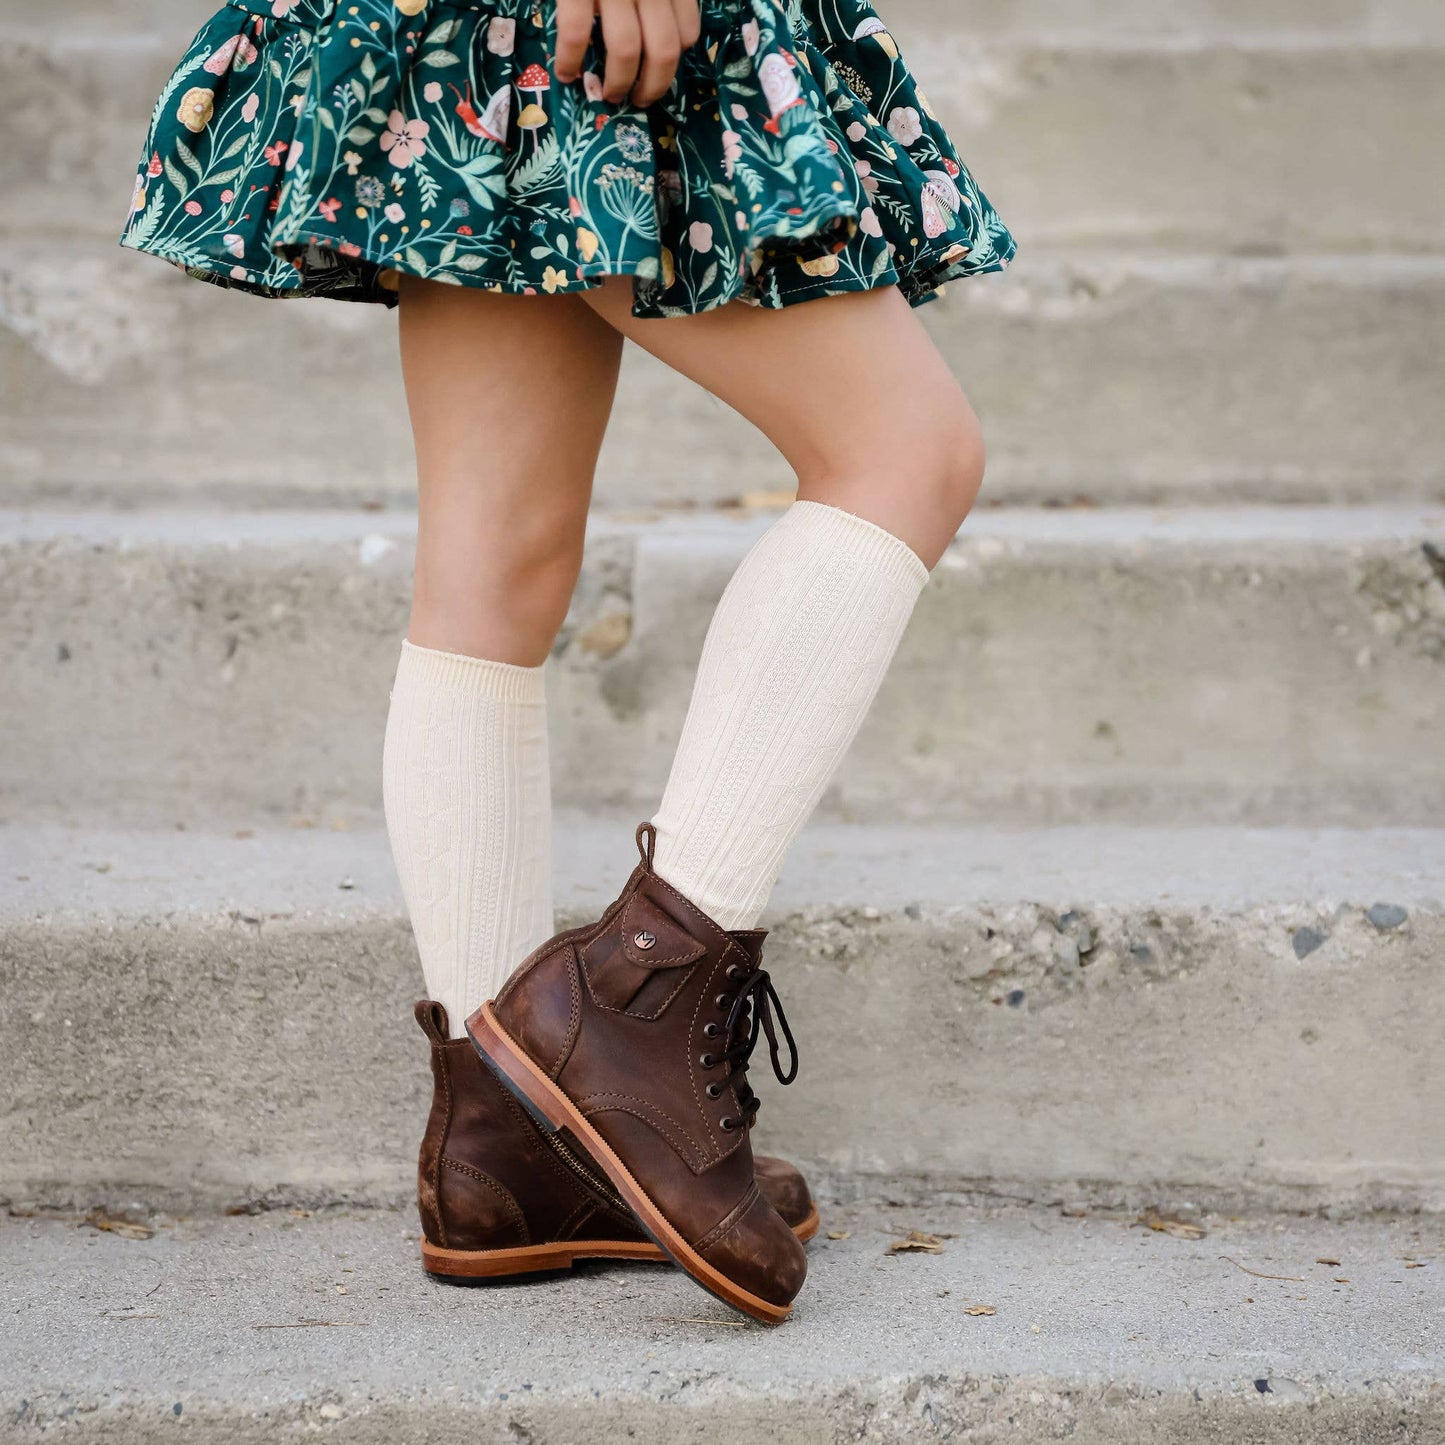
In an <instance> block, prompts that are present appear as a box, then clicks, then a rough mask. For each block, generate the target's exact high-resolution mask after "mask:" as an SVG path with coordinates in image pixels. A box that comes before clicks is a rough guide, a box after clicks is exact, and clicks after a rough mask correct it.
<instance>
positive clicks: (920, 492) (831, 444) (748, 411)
mask: <svg viewBox="0 0 1445 1445" xmlns="http://www.w3.org/2000/svg"><path fill="white" fill-rule="evenodd" d="M588 300H589V304H591V305H592V306H594V308H595V309H596V310H597V312H598V314H599V315H602V316H604V317H606V319H607V320H608V321H609V322H610V323H611V324H612V325H613V326H615V327H616V328H617V329H618V330H619V331H622V332H624V333H625V334H626V335H628V336H630V337H632V338H633V339H634V340H636V341H637V342H638V343H639V344H640V345H642V346H644V347H646V348H647V349H648V350H649V351H651V352H652V353H653V354H654V355H656V356H659V357H660V358H661V359H662V360H664V361H666V362H668V363H669V364H670V365H671V366H673V367H674V368H675V369H676V370H678V371H681V372H683V373H684V374H686V375H687V376H689V377H691V378H692V379H693V380H694V381H697V382H700V383H701V384H702V385H703V386H705V387H706V388H707V389H708V390H709V391H711V392H712V393H713V394H714V395H716V396H718V397H720V398H721V399H722V400H724V401H726V402H728V403H730V404H731V405H732V406H733V407H734V408H736V409H737V410H738V411H740V412H741V413H742V414H743V415H744V416H746V417H747V418H748V419H749V420H750V421H753V422H754V423H756V424H757V425H758V426H759V427H760V428H761V429H762V430H763V431H764V432H765V433H766V434H767V435H768V436H769V437H770V438H771V439H772V440H773V442H774V443H775V444H776V445H777V446H778V447H779V449H780V450H781V451H782V452H783V454H784V455H785V456H786V457H787V459H788V460H789V461H790V462H791V463H792V465H793V466H794V468H795V469H796V471H797V473H798V479H799V501H798V502H797V503H795V504H794V505H793V506H792V507H791V508H790V509H789V510H788V511H787V512H786V513H785V514H784V515H783V516H782V517H781V518H780V519H779V520H778V521H777V522H775V523H774V524H773V525H772V527H771V528H769V530H768V531H767V532H766V533H764V535H763V536H762V537H761V538H760V539H759V540H758V541H757V542H756V543H755V544H754V545H753V547H752V548H751V550H750V551H749V552H748V554H747V556H746V557H745V558H744V559H743V561H742V564H741V565H740V566H739V568H738V570H737V572H736V573H735V574H734V576H733V578H732V580H731V581H730V582H729V583H728V586H727V589H726V591H725V592H724V594H723V597H722V601H721V602H720V603H719V604H718V609H717V612H716V613H715V614H714V616H713V620H712V623H711V625H710V626H709V628H708V634H707V640H706V642H705V644H704V647H703V655H702V661H701V663H700V665H699V668H698V675H697V682H696V685H695V687H694V689H693V695H692V703H691V706H690V707H689V709H688V714H687V720H686V722H685V723H684V725H683V730H682V737H681V739H680V741H679V743H678V750H677V755H676V757H675V759H674V761H673V765H672V771H671V774H670V776H669V778H668V783H667V790H666V792H665V793H664V795H663V799H662V805H661V807H660V808H659V810H658V812H657V814H656V816H655V818H654V819H653V822H654V823H655V825H656V828H657V845H656V855H655V856H656V867H657V871H658V872H659V873H660V874H661V875H662V876H663V877H664V878H666V879H667V880H668V881H669V882H670V883H672V884H673V885H674V886H675V887H677V888H678V889H679V890H681V892H683V893H684V894H686V895H687V897H689V898H690V899H692V900H693V902H695V903H696V904H697V905H698V906H699V907H701V908H702V909H703V910H704V911H705V912H707V913H708V914H709V915H711V916H712V917H713V918H714V919H715V920H716V921H717V922H718V923H719V924H721V925H722V926H723V927H724V928H750V927H753V926H754V925H755V924H756V923H757V921H758V918H759V916H760V914H761V913H762V910H763V906H764V904H765V903H766V902H767V898H768V895H769V893H770V892H771V890H772V886H773V883H774V882H775V880H776V878H777V875H778V872H779V870H780V869H781V867H782V863H783V858H784V856H785V854H786V852H787V849H788V847H789V846H790V845H791V843H792V841H793V839H794V838H795V837H796V836H797V834H798V832H799V831H800V830H801V829H802V827H803V825H804V824H805V823H806V821H807V819H808V818H809V816H810V815H811V814H812V812H813V809H814V808H815V806H816V805H817V803H818V801H819V799H820V798H821V797H822V795H823V792H824V791H825V789H826V788H827V786H828V784H829V783H830V782H831V780H832V778H833V777H834V775H835V773H836V771H837V769H838V766H839V764H840V763H841V761H842V759H843V756H844V754H845V753H846V751H847V749H848V747H849V745H850V744H851V742H852V740H853V738H854V737H855V736H856V734H857V731H858V729H859V727H860V726H861V725H862V722H863V719H864V717H865V716H866V714H867V711H868V709H869V707H870V706H871V704H872V701H873V698H874V696H875V694H876V693H877V690H878V688H879V686H880V684H881V683H882V680H883V677H884V675H885V673H886V672H887V669H888V667H889V664H890V663H891V661H892V658H893V655H894V652H895V651H896V649H897V647H898V644H899V641H900V640H901V638H902V636H903V632H904V629H905V627H906V626H907V623H908V619H909V616H910V615H911V613H912V611H913V606H914V603H915V602H916V601H917V599H918V596H919V593H920V592H921V591H922V588H923V586H924V583H925V582H926V581H927V579H928V571H929V569H930V568H931V567H932V566H933V565H934V564H935V563H936V562H937V561H938V559H939V557H941V556H942V554H943V552H944V550H945V549H946V548H947V546H948V544H949V542H950V541H951V540H952V538H953V536H954V534H955V533H956V532H957V530H958V528H959V526H960V525H961V524H962V522H963V520H964V517H965V516H966V515H967V513H968V511H969V508H970V507H971V506H972V505H973V501H974V498H975V496H976V495H977V493H978V488H979V484H980V482H981V480H982V476H983V446H982V442H981V440H980V437H979V431H978V423H977V421H976V420H975V418H974V415H973V412H972V409H971V408H970V407H969V405H968V402H967V401H966V400H965V398H964V396H963V393H962V392H961V391H960V390H959V388H958V385H957V383H956V382H955V381H954V379H953V377H952V376H951V375H950V374H949V371H948V368H947V367H946V366H945V364H944V362H943V360H942V358H941V357H940V356H939V355H938V353H937V351H936V350H935V349H934V347H933V345H932V343H931V342H930V341H929V339H928V336H927V333H926V332H925V331H924V330H923V328H922V327H921V326H920V325H919V323H918V320H917V318H916V317H915V315H914V314H913V313H912V312H911V311H910V309H909V308H908V306H907V304H906V303H905V302H904V300H903V298H902V297H901V296H900V295H899V294H898V293H897V292H896V291H892V290H885V291H878V292H871V293H864V294H860V295H850V296H844V297H839V298H835V299H830V300H819V301H814V302H810V303H808V304H807V305H804V306H799V307H796V308H794V309H791V310H786V311H781V312H772V311H759V310H755V309H752V308H749V307H744V306H738V305H732V306H727V307H724V308H722V309H721V310H719V311H715V312H711V313H708V314H706V315H702V316H696V317H689V318H676V319H669V320H666V321H637V320H635V319H634V318H633V317H632V314H631V307H630V297H629V294H628V289H627V288H626V287H616V286H607V287H604V288H602V289H601V290H599V291H597V292H594V293H592V294H591V295H590V296H589V298H588Z"/></svg>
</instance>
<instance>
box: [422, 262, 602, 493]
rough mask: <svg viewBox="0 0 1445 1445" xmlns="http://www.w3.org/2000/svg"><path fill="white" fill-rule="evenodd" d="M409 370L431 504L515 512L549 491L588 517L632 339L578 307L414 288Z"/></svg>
mask: <svg viewBox="0 0 1445 1445" xmlns="http://www.w3.org/2000/svg"><path fill="white" fill-rule="evenodd" d="M400 332H401V359H402V372H403V375H404V377H405V380H406V393H407V404H408V407H409V409H410V412H411V419H412V430H413V433H414V435H415V440H416V451H417V465H418V472H419V475H420V479H421V487H422V492H423V498H422V502H423V506H424V507H425V505H426V503H427V501H428V500H429V498H428V495H427V494H428V492H433V493H438V494H442V493H445V494H450V493H452V492H453V491H456V490H462V491H465V492H469V493H471V494H472V500H473V504H474V505H479V506H485V505H488V504H489V503H490V505H492V506H499V505H500V506H504V505H506V503H507V501H508V499H509V498H510V497H511V496H512V494H514V493H516V494H520V495H525V496H529V497H530V499H531V501H532V503H533V504H535V503H536V502H537V501H538V496H537V489H538V487H539V486H541V487H543V488H544V489H547V490H555V491H557V492H559V493H562V494H566V495H568V496H570V498H571V499H572V501H573V502H574V503H575V502H576V501H577V500H578V499H579V495H580V500H581V502H582V505H583V506H584V507H585V505H586V500H587V497H588V495H589V494H590V490H591V485H592V474H593V471H594V469H595V467H596V462H597V454H598V452H599V450H600V448H601V445H602V438H603V434H604V433H605V431H606V429H607V421H608V418H609V416H610V415H611V411H612V402H613V397H614V395H615V393H616V387H617V373H618V367H619V364H620V360H621V352H622V339H621V337H620V336H618V335H617V333H616V332H615V331H614V330H613V329H612V328H611V327H610V326H608V325H606V324H605V323H603V322H602V321H601V320H599V318H598V317H597V316H596V315H595V314H594V313H593V312H592V311H591V310H590V309H589V308H588V307H586V306H585V305H583V304H582V303H581V302H580V301H579V300H577V299H576V298H575V297H550V296H508V295H501V294H495V293H492V292H488V291H480V290H476V289H470V288H466V287H459V286H445V285H440V284H437V283H435V282H427V281H416V280H412V279H409V278H405V279H404V280H403V285H402V293H401V322H400Z"/></svg>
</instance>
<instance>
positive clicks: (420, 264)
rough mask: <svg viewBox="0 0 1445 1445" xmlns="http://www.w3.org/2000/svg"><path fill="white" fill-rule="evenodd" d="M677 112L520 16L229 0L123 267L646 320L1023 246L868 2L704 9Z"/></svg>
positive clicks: (941, 276)
mask: <svg viewBox="0 0 1445 1445" xmlns="http://www.w3.org/2000/svg"><path fill="white" fill-rule="evenodd" d="M703 10H704V29H703V36H702V39H701V41H700V42H699V43H698V44H697V45H696V46H694V47H693V48H692V49H691V50H690V51H689V52H688V53H687V54H686V55H685V56H684V57H683V60H682V64H681V66H680V68H679V71H678V76H677V80H676V82H675V84H674V86H673V88H672V91H671V93H670V94H669V96H668V97H667V98H666V99H665V100H663V101H662V102H660V103H659V104H657V105H655V106H652V107H650V108H648V109H647V110H646V111H642V110H638V109H636V108H634V107H629V106H611V105H608V104H607V103H606V102H605V101H604V100H603V99H602V95H601V89H602V87H601V79H600V77H601V74H602V72H603V70H604V69H605V63H606V58H605V53H604V52H603V50H602V47H601V41H600V34H599V36H598V37H595V38H594V46H593V49H592V52H591V53H590V55H589V59H588V67H587V73H586V74H585V75H584V77H583V79H582V81H581V82H578V83H574V84H570V85H564V84H562V83H560V82H558V81H557V80H556V79H555V77H554V76H553V74H552V71H551V63H552V57H553V54H554V51H555V30H554V26H553V22H552V15H551V7H550V6H547V5H539V4H536V3H535V0H490V3H486V4H472V3H464V0H230V3H228V4H227V5H226V6H225V8H223V9H222V10H221V11H219V12H218V13H217V14H216V15H215V16H213V17H212V19H211V20H209V21H208V22H207V23H206V25H205V26H203V27H202V29H201V31H200V33H199V34H198V35H197V36H196V39H195V41H194V42H193V43H192V45H191V48H190V50H189V52H188V53H187V54H186V56H185V58H184V59H183V60H182V62H181V64H180V66H179V68H178V69H177V70H176V72H175V74H174V75H173V76H172V78H171V81H170V83H169V84H168V85H167V87H166V89H165V90H164V92H163V93H162V94H161V97H160V99H159V101H158V102H157V104H156V108H155V112H154V115H153V117H152V121H151V127H150V134H149V136H148V138H147V141H146V145H145V151H144V154H143V155H142V157H141V164H140V171H139V174H138V176H137V178H136V183H135V191H134V196H133V200H132V206H131V215H130V219H129V223H128V225H127V227H126V230H125V233H124V235H123V236H122V244H124V245H126V246H130V247H133V248H134V249H136V250H140V251H148V252H151V253H152V254H154V255H157V256H161V257H164V258H165V259H166V260H168V261H171V262H173V263H174V264H176V265H178V266H181V267H184V268H185V269H186V270H187V271H188V272H189V273H190V274H191V275H193V276H196V277H198V278H201V279H204V280H208V281H213V282H215V283H217V284H220V285H226V286H234V287H238V288H241V289H243V290H247V291H251V292H254V293H257V294H260V295H264V296H281V297H286V296H306V295H327V296H333V297H339V298H342V299H345V300H352V301H379V302H384V303H387V304H393V303H394V302H395V299H396V296H395V292H396V287H397V284H398V281H397V277H398V273H402V272H405V273H409V274H412V275H417V276H423V277H430V278H432V279H434V280H438V281H445V282H452V283H459V284H464V285H472V286H481V287H487V288H490V289H492V290H497V291H507V292H512V293H520V294H532V293H545V294H559V293H565V292H568V291H575V290H577V289H580V288H582V287H586V286H588V285H595V284H597V280H598V278H600V277H602V276H607V275H627V276H632V277H634V278H635V304H634V310H635V311H636V313H637V314H638V315H639V316H671V315H680V314H689V313H693V312H698V311H704V310H707V309H710V308H712V307H714V306H719V305H722V304H723V303H725V302H727V301H730V300H734V299H741V300H744V301H748V302H752V303H754V304H757V305H762V306H767V307H780V306H786V305H789V304H792V303H794V302H797V301H805V300H809V299H811V298H813V297H816V296H824V295H832V294H836V293H839V292H846V291H858V290H864V289H869V288H873V287H879V286H893V285H896V286H899V287H900V288H901V289H902V291H903V293H904V294H905V296H907V297H908V299H909V300H910V301H912V302H914V303H917V302H920V301H923V300H926V299H928V298H929V297H930V296H931V295H932V294H933V293H934V292H935V291H936V289H937V288H938V287H939V286H940V285H941V284H942V283H943V282H945V281H948V280H950V279H953V278H955V277H959V276H967V275H972V274H976V273H979V272H984V271H996V270H999V269H1001V268H1002V267H1004V266H1005V265H1007V264H1008V262H1009V260H1010V258H1011V257H1012V255H1013V250H1014V243H1013V239H1012V237H1011V236H1010V235H1009V233H1008V230H1007V229H1006V228H1005V227H1004V225H1003V223H1002V222H1001V221H1000V220H999V218H998V217H997V216H996V215H995V213H994V211H993V208H992V207H991V206H990V205H989V203H988V201H987V199H986V198H985V197H984V195H983V194H982V192H980V191H979V189H978V187H977V186H976V185H975V183H974V181H973V178H972V177H971V176H970V175H969V173H968V171H967V170H966V169H965V167H964V166H963V164H962V162H961V161H960V160H959V158H958V156H957V154H956V153H955V151H954V148H953V146H952V144H951V142H950V141H949V139H948V137H947V135H946V134H945V133H944V131H943V129H942V128H941V126H940V125H939V124H938V122H937V121H936V119H935V118H934V115H933V113H932V111H931V110H930V109H929V106H928V102H927V100H926V99H925V98H924V96H923V94H922V92H921V91H920V90H919V89H918V87H917V85H916V84H915V83H914V81H913V79H912V77H911V76H910V74H909V72H908V68H907V66H906V65H905V63H904V62H903V59H902V57H901V56H900V55H899V51H898V46H897V44H896V42H895V41H894V39H893V37H892V35H891V34H890V33H889V31H888V30H887V29H886V28H885V27H884V25H883V23H882V21H881V20H879V18H878V16H877V15H876V14H875V13H874V11H873V9H872V8H871V6H869V5H868V4H866V3H864V0H704V6H703Z"/></svg>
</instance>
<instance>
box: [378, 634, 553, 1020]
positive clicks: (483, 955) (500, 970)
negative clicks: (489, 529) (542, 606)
mask: <svg viewBox="0 0 1445 1445" xmlns="http://www.w3.org/2000/svg"><path fill="white" fill-rule="evenodd" d="M382 780H383V795H384V799H385V805H386V826H387V833H388V835H389V837H390V839H391V851H392V856H393V857H394V859H395V860H396V871H397V873H398V874H399V875H400V877H401V887H402V894H403V896H404V897H405V899H406V906H407V912H408V913H409V914H410V916H411V923H412V928H413V930H414V932H415V934H416V942H417V948H418V950H419V951H420V953H421V965H422V972H423V973H424V975H425V977H426V986H427V991H428V993H429V994H430V996H431V997H432V998H434V999H436V1000H437V1001H438V1002H440V1003H442V1004H444V1005H445V1006H446V1010H447V1014H448V1016H449V1018H450V1020H451V1029H452V1036H453V1037H454V1038H459V1037H461V1036H462V1034H463V1032H464V1029H463V1025H464V1023H465V1021H466V1018H467V1015H468V1014H470V1013H472V1012H473V1011H474V1010H475V1009H477V1008H478V1007H479V1006H480V1005H481V1004H483V1003H485V1002H486V1001H487V1000H488V999H491V998H494V997H496V994H497V992H498V990H499V989H500V988H501V986H502V983H503V981H504V980H505V979H506V978H507V976H508V975H509V974H510V973H511V972H512V970H513V969H515V968H516V966H517V965H518V964H519V963H520V962H521V961H522V960H523V959H524V958H525V957H526V956H527V955H528V954H529V953H530V952H532V950H533V949H534V948H536V947H538V946H539V945H540V944H542V943H545V942H546V941H547V939H548V938H550V937H551V936H552V932H553V929H552V791H551V776H550V771H549V758H548V748H547V705H546V695H545V690H544V685H543V669H542V668H540V667H517V666H514V665H512V664H510V663H505V662H488V661H484V660H482V659H479V658H473V657H460V656H457V655H455V654H453V653H447V652H434V651H432V650H430V649H429V648H424V647H415V646H413V645H412V644H411V643H410V642H406V643H403V644H402V653H401V662H400V664H399V666H398V668H397V673H396V682H395V684H394V685H393V687H392V693H391V711H390V713H389V715H388V717H387V724H386V746H385V751H384V755H383V760H382Z"/></svg>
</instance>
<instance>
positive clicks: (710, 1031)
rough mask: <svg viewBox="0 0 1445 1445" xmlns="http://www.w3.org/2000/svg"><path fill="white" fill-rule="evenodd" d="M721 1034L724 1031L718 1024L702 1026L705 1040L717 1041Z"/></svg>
mask: <svg viewBox="0 0 1445 1445" xmlns="http://www.w3.org/2000/svg"><path fill="white" fill-rule="evenodd" d="M721 1032H722V1029H720V1028H719V1027H718V1026H717V1025H716V1024H711V1023H709V1024H704V1025H703V1026H702V1035H703V1037H704V1038H705V1039H715V1038H716V1037H717V1036H718V1035H719V1034H720V1033H721Z"/></svg>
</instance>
